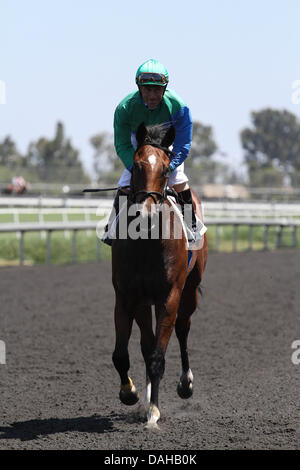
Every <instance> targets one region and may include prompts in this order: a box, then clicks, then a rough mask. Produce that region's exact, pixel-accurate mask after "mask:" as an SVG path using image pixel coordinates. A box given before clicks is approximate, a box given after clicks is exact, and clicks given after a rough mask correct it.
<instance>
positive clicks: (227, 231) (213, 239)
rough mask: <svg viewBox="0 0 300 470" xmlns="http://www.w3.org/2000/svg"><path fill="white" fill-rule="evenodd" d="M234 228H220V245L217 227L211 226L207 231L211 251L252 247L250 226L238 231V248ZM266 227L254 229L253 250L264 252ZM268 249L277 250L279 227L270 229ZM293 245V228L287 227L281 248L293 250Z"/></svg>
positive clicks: (299, 243)
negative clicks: (234, 242) (234, 241)
mask: <svg viewBox="0 0 300 470" xmlns="http://www.w3.org/2000/svg"><path fill="white" fill-rule="evenodd" d="M233 232H234V228H233V227H232V226H230V225H229V226H223V227H219V245H218V244H217V235H216V226H215V225H210V226H209V227H208V231H207V238H208V247H209V249H210V250H219V251H226V252H230V251H234V250H236V251H246V250H249V249H250V247H251V243H250V238H251V233H250V228H249V227H248V226H239V227H238V229H237V242H236V246H235V247H234V245H233ZM264 237H265V235H264V227H255V226H254V227H253V229H252V250H264V249H265V242H264ZM266 239H267V249H269V250H274V249H276V243H277V227H269V229H268V232H267V235H266ZM292 243H293V233H292V228H291V227H285V228H284V229H283V231H282V238H281V248H291V247H292ZM296 248H300V229H298V231H297V239H296Z"/></svg>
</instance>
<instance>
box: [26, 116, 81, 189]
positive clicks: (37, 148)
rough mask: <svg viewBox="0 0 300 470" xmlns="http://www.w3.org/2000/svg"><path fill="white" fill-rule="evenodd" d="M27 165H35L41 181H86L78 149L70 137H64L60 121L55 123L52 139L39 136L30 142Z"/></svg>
mask: <svg viewBox="0 0 300 470" xmlns="http://www.w3.org/2000/svg"><path fill="white" fill-rule="evenodd" d="M26 159H27V162H28V165H29V166H31V167H35V168H36V169H37V171H38V173H39V176H40V178H41V179H42V180H43V181H48V182H66V183H78V182H88V181H89V178H88V177H87V176H86V174H85V172H84V170H83V166H82V163H81V161H80V159H79V151H78V150H76V149H75V148H74V147H73V146H72V143H71V140H70V139H67V138H66V137H65V133H64V126H63V124H62V123H61V122H58V123H57V125H56V132H55V136H54V139H53V140H50V139H47V138H45V137H41V138H40V139H38V141H37V142H31V143H30V145H29V147H28V152H27V155H26Z"/></svg>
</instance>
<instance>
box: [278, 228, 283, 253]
mask: <svg viewBox="0 0 300 470" xmlns="http://www.w3.org/2000/svg"><path fill="white" fill-rule="evenodd" d="M282 229H283V227H282V225H279V226H278V228H277V237H276V238H277V239H276V248H280V247H281V238H282Z"/></svg>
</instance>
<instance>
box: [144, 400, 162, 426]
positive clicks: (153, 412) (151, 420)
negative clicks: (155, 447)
mask: <svg viewBox="0 0 300 470" xmlns="http://www.w3.org/2000/svg"><path fill="white" fill-rule="evenodd" d="M159 418H160V412H159V409H158V408H157V406H156V405H154V403H151V405H150V407H149V411H148V413H147V424H146V426H145V428H146V429H159V427H158V425H157V421H158V420H159Z"/></svg>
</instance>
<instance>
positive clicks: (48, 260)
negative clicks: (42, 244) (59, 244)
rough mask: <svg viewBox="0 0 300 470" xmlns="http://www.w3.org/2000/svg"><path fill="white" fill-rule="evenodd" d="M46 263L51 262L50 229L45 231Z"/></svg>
mask: <svg viewBox="0 0 300 470" xmlns="http://www.w3.org/2000/svg"><path fill="white" fill-rule="evenodd" d="M46 264H51V230H48V231H47V251H46Z"/></svg>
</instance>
